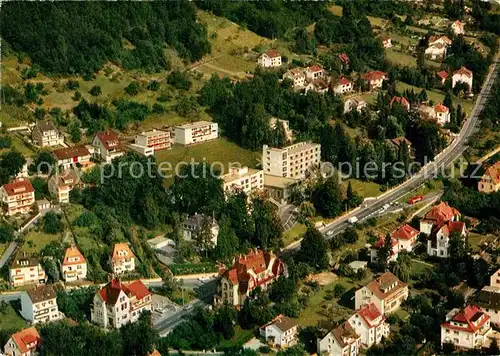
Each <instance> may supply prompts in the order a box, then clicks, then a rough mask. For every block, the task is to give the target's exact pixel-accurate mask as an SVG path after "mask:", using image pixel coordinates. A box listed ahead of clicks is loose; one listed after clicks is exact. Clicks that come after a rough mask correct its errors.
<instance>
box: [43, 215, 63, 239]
mask: <svg viewBox="0 0 500 356" xmlns="http://www.w3.org/2000/svg"><path fill="white" fill-rule="evenodd" d="M43 231H44V232H45V233H47V234H57V233H58V232H61V231H62V223H61V216H60V215H58V214H56V213H55V212H53V211H49V212H48V213H47V214H45V216H44V217H43Z"/></svg>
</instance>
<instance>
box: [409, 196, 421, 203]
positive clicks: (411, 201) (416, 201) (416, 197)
mask: <svg viewBox="0 0 500 356" xmlns="http://www.w3.org/2000/svg"><path fill="white" fill-rule="evenodd" d="M422 200H424V196H423V195H416V196H414V197H413V198H410V200H408V204H415V203H418V202H419V201H422Z"/></svg>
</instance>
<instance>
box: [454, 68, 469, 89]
mask: <svg viewBox="0 0 500 356" xmlns="http://www.w3.org/2000/svg"><path fill="white" fill-rule="evenodd" d="M473 77H474V75H473V73H472V71H471V70H469V69H467V68H465V67H461V68H460V69H459V70H457V71H455V72H453V76H452V77H451V87H452V88H455V86H456V85H457V84H458V83H460V82H462V83H466V84H467V85H469V91H471V90H472V80H473V79H474V78H473Z"/></svg>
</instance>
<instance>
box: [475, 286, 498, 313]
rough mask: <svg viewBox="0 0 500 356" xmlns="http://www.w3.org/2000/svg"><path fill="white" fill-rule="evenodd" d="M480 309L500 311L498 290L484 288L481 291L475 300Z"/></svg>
mask: <svg viewBox="0 0 500 356" xmlns="http://www.w3.org/2000/svg"><path fill="white" fill-rule="evenodd" d="M475 302H476V304H477V305H478V306H480V307H481V308H486V309H493V310H496V311H498V310H500V290H499V289H498V288H493V287H489V286H487V287H484V288H483V289H481V291H480V292H479V294H478V295H477V298H476V300H475Z"/></svg>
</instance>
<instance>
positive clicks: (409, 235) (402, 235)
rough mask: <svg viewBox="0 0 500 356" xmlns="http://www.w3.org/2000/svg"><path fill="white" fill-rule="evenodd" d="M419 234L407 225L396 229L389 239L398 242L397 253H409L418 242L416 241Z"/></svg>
mask: <svg viewBox="0 0 500 356" xmlns="http://www.w3.org/2000/svg"><path fill="white" fill-rule="evenodd" d="M419 234H420V231H418V230H417V229H415V228H413V227H411V226H410V225H408V224H404V225H402V226H400V227H399V228H397V229H396V230H395V231H394V232H393V233H392V235H391V237H392V238H393V239H395V240H396V241H397V242H398V246H399V251H408V252H411V251H413V248H414V247H415V245H416V244H417V242H418V241H417V240H418V235H419Z"/></svg>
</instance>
